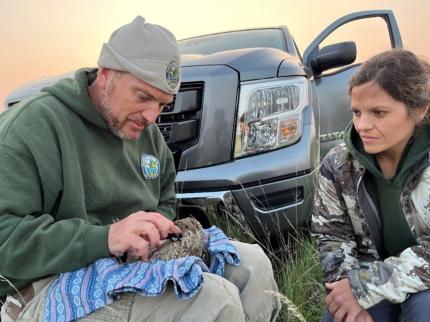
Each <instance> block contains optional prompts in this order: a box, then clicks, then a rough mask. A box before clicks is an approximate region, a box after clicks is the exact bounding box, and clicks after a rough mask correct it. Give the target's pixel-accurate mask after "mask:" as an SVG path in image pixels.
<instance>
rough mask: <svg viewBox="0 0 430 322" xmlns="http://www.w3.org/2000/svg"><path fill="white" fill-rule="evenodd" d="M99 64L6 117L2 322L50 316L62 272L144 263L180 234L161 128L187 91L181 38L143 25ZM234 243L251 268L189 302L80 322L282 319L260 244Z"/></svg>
mask: <svg viewBox="0 0 430 322" xmlns="http://www.w3.org/2000/svg"><path fill="white" fill-rule="evenodd" d="M98 65H99V69H81V70H78V71H77V72H76V74H75V78H74V79H64V80H61V81H60V82H58V83H57V84H55V85H53V86H50V87H47V88H45V89H43V90H42V92H41V93H40V94H38V95H36V96H35V97H32V98H30V99H28V100H26V101H23V102H22V103H20V104H19V105H18V106H16V107H14V108H12V109H10V110H8V111H6V112H4V113H2V114H1V116H0V182H1V185H0V194H1V198H0V256H1V257H2V261H0V275H2V276H3V277H4V278H6V279H7V280H8V282H6V281H2V282H1V283H0V296H1V297H5V296H6V295H9V296H8V297H7V299H6V304H5V305H3V307H2V320H4V321H15V320H25V319H26V318H32V320H36V321H39V320H43V316H44V312H43V309H44V306H43V305H44V302H45V298H46V293H47V289H48V287H49V285H50V282H52V280H53V279H54V278H55V277H56V276H57V275H58V274H60V273H63V272H68V271H72V270H76V269H78V268H81V267H84V266H87V265H89V264H91V263H93V262H94V261H96V260H97V259H99V258H103V257H109V256H120V255H123V254H126V255H127V256H128V257H129V258H137V259H140V260H143V261H146V260H147V259H148V255H149V254H150V253H151V251H152V250H153V249H155V248H157V247H158V246H159V245H160V243H162V242H163V240H164V239H165V238H166V237H167V235H168V234H179V233H181V231H180V229H179V228H178V227H177V226H176V225H175V224H174V223H173V222H172V221H171V220H172V219H173V218H174V217H175V191H174V180H175V169H174V163H173V158H172V155H171V153H170V151H169V149H168V148H167V146H166V144H165V142H164V140H163V137H162V135H161V133H160V132H159V130H158V128H157V126H156V125H154V122H155V120H156V119H157V117H158V115H159V114H160V112H161V111H162V109H163V106H164V105H166V104H169V103H171V102H172V101H173V95H174V94H176V93H177V92H178V89H179V85H180V54H179V51H178V48H177V45H176V40H175V38H174V36H173V35H172V34H171V33H170V32H169V31H168V30H166V29H165V28H163V27H161V26H158V25H153V24H149V23H146V22H145V20H144V19H143V18H142V17H136V18H135V19H134V20H133V21H132V22H131V23H129V24H127V25H125V26H122V27H121V28H119V29H118V30H116V31H115V32H114V33H113V34H112V35H111V37H110V40H109V42H108V43H107V44H104V45H103V48H102V51H101V54H100V57H99V61H98ZM234 245H235V247H236V248H237V249H238V251H239V253H240V256H241V265H240V266H239V267H230V266H227V267H226V270H225V276H224V277H225V278H221V277H219V276H217V275H214V274H209V273H204V282H203V287H202V289H201V290H200V292H199V293H198V294H197V295H196V296H194V297H193V298H191V299H190V300H186V301H182V300H181V301H180V300H177V299H176V298H175V294H174V292H173V291H172V290H171V289H167V290H166V291H165V292H164V293H163V294H162V295H160V296H158V297H154V298H149V297H143V296H137V295H135V294H124V295H123V296H121V297H120V299H119V300H117V301H115V302H114V303H113V304H110V305H109V306H106V307H103V308H101V309H99V310H97V311H95V312H94V313H92V314H90V315H88V316H86V317H85V318H84V319H83V320H82V321H85V320H87V321H93V320H99V319H101V320H103V321H146V320H148V321H172V320H175V321H202V320H205V321H215V320H216V321H244V320H245V319H246V318H248V319H249V320H251V321H268V320H271V319H275V318H276V315H277V312H278V307H279V303H278V301H277V300H276V299H274V298H273V296H271V295H269V294H267V293H265V292H264V291H265V290H276V283H275V281H274V279H273V272H272V268H271V265H270V262H269V260H268V259H267V257H266V256H265V255H264V253H263V252H262V250H261V248H259V247H258V246H256V245H246V244H242V243H234ZM9 282H10V283H9ZM16 289H18V290H19V291H20V292H19V293H16V292H15V290H16ZM21 295H22V296H23V297H24V298H21ZM4 300H5V299H4V298H3V301H4ZM18 315H19V317H18Z"/></svg>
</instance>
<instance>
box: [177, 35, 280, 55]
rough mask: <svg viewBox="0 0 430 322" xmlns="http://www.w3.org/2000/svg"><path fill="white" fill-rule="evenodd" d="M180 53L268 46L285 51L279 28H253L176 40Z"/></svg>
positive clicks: (204, 53)
mask: <svg viewBox="0 0 430 322" xmlns="http://www.w3.org/2000/svg"><path fill="white" fill-rule="evenodd" d="M178 46H179V50H180V51H181V54H199V55H210V54H214V53H217V52H220V51H225V50H232V49H242V48H255V47H269V48H276V49H280V50H284V51H286V45H285V41H284V37H283V34H282V31H281V30H280V29H255V30H240V31H232V32H224V33H218V34H212V35H206V36H200V37H194V38H187V39H183V40H179V41H178Z"/></svg>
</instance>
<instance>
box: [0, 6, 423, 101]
mask: <svg viewBox="0 0 430 322" xmlns="http://www.w3.org/2000/svg"><path fill="white" fill-rule="evenodd" d="M371 9H391V10H393V12H394V14H395V16H396V18H397V22H398V25H399V28H400V31H401V34H402V38H403V44H404V46H405V47H406V48H408V49H410V50H412V51H414V52H416V53H417V54H419V55H421V56H425V57H430V42H429V41H428V40H429V33H430V32H429V30H430V19H429V12H430V1H426V0H408V1H406V0H355V1H352V0H349V1H347V0H298V1H292V0H246V1H245V0H216V1H212V0H199V1H197V0H181V1H179V0H172V1H165V0H155V1H154V0H152V1H148V0H42V1H40V0H14V1H10V0H0V23H1V25H2V28H0V41H1V44H2V47H1V50H0V70H1V75H2V77H1V78H0V105H2V103H3V101H4V99H5V97H6V96H7V95H8V94H9V93H10V92H11V91H12V90H13V89H14V88H16V87H17V86H20V85H22V84H23V83H25V82H28V81H31V80H36V79H38V78H41V77H46V76H51V75H56V74H60V73H64V72H67V71H72V70H75V69H77V68H80V67H89V66H95V65H96V62H97V58H98V55H99V52H100V49H101V46H102V43H103V42H106V41H107V40H108V39H109V36H110V34H111V33H112V31H114V30H115V29H116V28H118V27H119V26H121V25H123V24H126V23H128V22H130V21H131V20H133V18H134V17H135V16H136V15H142V16H143V17H145V19H146V20H147V21H148V22H151V23H156V24H160V25H163V26H165V27H166V28H168V29H169V30H171V31H172V32H173V33H174V34H175V35H176V38H177V39H183V38H187V37H192V36H196V35H200V34H207V33H212V32H218V31H225V30H233V29H241V28H252V27H263V26H278V25H286V26H287V27H288V28H289V30H290V32H291V33H292V35H293V37H294V38H295V40H296V42H297V45H298V47H299V49H300V51H301V52H302V53H303V51H304V50H305V48H306V47H307V45H308V44H309V43H310V42H311V41H312V40H313V39H314V38H315V37H316V36H317V35H318V34H319V32H320V31H321V30H322V29H323V28H325V27H326V26H327V25H329V24H330V23H331V22H333V21H334V20H336V19H337V18H339V17H340V16H343V15H345V14H348V13H351V12H354V11H361V10H371ZM380 21H381V22H379V26H378V28H379V27H381V26H380V25H381V24H382V20H380ZM364 24H365V26H364V27H363V26H362V27H363V28H364V31H354V30H351V31H348V29H345V31H344V33H343V35H340V36H339V37H340V38H342V37H349V36H350V35H353V34H354V35H357V36H361V37H362V38H363V39H364V40H365V41H367V40H369V39H371V40H372V41H373V44H372V45H371V47H372V50H374V51H375V50H376V51H378V50H383V49H384V48H383V47H384V46H382V44H383V42H384V41H386V40H384V38H383V33H382V32H381V36H379V35H378V34H377V32H373V29H374V27H373V22H371V23H370V22H369V23H367V22H366V23H364ZM376 24H378V23H376ZM345 35H346V36H345ZM379 37H381V40H380V39H379ZM380 47H381V49H380ZM364 58H365V57H364Z"/></svg>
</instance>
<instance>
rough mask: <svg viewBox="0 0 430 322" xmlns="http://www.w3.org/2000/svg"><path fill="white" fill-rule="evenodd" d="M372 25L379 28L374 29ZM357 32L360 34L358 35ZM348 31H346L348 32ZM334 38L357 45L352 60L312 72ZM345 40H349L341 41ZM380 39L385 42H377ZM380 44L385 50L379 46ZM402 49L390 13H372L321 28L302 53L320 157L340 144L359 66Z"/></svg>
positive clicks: (351, 17) (348, 115)
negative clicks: (315, 106)
mask: <svg viewBox="0 0 430 322" xmlns="http://www.w3.org/2000/svg"><path fill="white" fill-rule="evenodd" d="M351 22H352V24H353V25H354V24H356V25H358V28H357V30H354V29H348V28H350V26H351ZM375 22H376V23H379V25H377V24H376V25H375ZM362 27H364V28H362ZM385 27H386V28H385ZM360 28H361V31H359V30H360ZM342 29H343V30H342ZM348 30H350V31H349V32H348ZM342 32H343V35H342ZM336 35H337V36H339V35H340V39H341V40H342V41H343V40H349V41H354V43H355V44H357V45H356V48H357V58H356V60H355V61H354V62H352V63H349V64H348V65H346V66H343V67H341V68H336V69H331V70H330V69H329V70H326V71H323V72H321V71H320V70H316V69H315V68H314V67H313V65H315V63H314V62H315V58H316V57H318V54H320V57H321V54H323V53H324V54H327V51H325V52H324V48H325V49H327V48H328V47H324V43H325V42H327V40H331V39H334V40H338V39H339V37H338V38H336ZM342 37H343V38H342ZM345 37H347V38H349V39H345ZM382 38H385V39H383V40H381V39H382ZM357 41H360V43H358V42H357ZM384 42H385V46H383V44H382V43H384ZM328 44H330V42H328ZM381 44H382V46H381ZM353 45H354V44H353ZM335 46H336V45H335ZM402 47H403V44H402V39H401V36H400V32H399V28H398V26H397V22H396V19H395V17H394V14H393V12H392V11H391V10H375V11H362V12H356V13H352V14H349V15H347V16H344V17H341V18H339V19H338V20H336V21H335V22H333V23H332V24H331V25H329V26H328V27H327V28H325V29H324V30H323V31H322V32H321V33H320V34H319V35H318V37H316V38H315V40H314V41H313V42H312V43H311V44H310V45H309V47H308V48H307V49H306V50H305V52H304V54H303V62H304V64H305V65H306V66H307V67H308V68H309V70H310V71H311V72H312V74H313V79H314V84H315V87H316V91H317V94H318V100H319V106H320V111H319V118H320V149H321V150H320V151H321V155H324V154H325V153H326V152H327V151H328V150H329V149H330V148H331V147H333V146H334V145H336V144H338V143H339V142H340V140H341V139H342V136H343V130H344V129H345V127H346V125H347V124H348V123H349V122H350V121H351V119H352V114H351V112H350V99H349V95H348V83H349V80H350V79H351V77H352V75H353V74H354V73H355V72H356V70H357V68H358V67H359V66H360V65H361V62H363V61H364V60H366V59H367V58H370V57H371V56H373V55H374V54H376V53H378V52H381V51H384V50H388V49H390V48H402ZM312 60H314V62H313V61H312Z"/></svg>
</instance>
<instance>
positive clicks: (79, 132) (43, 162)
mask: <svg viewBox="0 0 430 322" xmlns="http://www.w3.org/2000/svg"><path fill="white" fill-rule="evenodd" d="M95 72H96V71H95V70H78V71H77V72H76V74H75V79H64V80H61V81H59V82H58V83H56V84H55V85H53V86H50V87H47V88H45V89H44V90H43V91H42V93H40V94H38V95H36V96H35V97H32V98H30V99H28V100H25V101H23V102H21V103H20V104H18V105H17V106H15V107H13V108H11V109H9V110H7V111H5V112H3V113H1V114H0V182H1V184H0V195H1V198H0V257H1V258H2V260H1V261H0V275H2V276H3V277H5V278H7V279H8V280H9V281H10V282H12V283H13V284H14V286H15V287H16V288H18V289H19V288H21V287H23V286H25V285H27V284H29V283H30V282H31V281H34V280H35V279H38V278H41V277H44V276H48V275H51V274H58V273H61V272H67V271H71V270H74V269H77V268H79V267H83V266H86V265H88V264H89V263H91V262H93V261H95V260H96V259H98V258H101V257H107V256H110V254H109V249H108V242H107V239H108V231H109V225H110V223H112V221H113V220H114V219H115V218H123V217H125V216H127V215H129V214H131V213H133V212H136V211H139V210H144V211H149V210H150V211H157V212H160V213H161V214H163V215H165V216H166V217H168V218H173V217H174V216H175V212H174V210H175V191H174V180H175V168H174V163H173V158H172V155H171V153H170V151H169V149H168V147H167V145H166V144H165V142H164V140H163V137H162V135H161V133H160V131H159V130H158V128H157V126H156V125H151V126H149V127H148V128H146V129H145V131H144V132H143V134H142V136H141V138H140V139H139V140H135V141H132V140H121V139H120V138H118V137H117V136H115V135H113V134H112V132H111V131H110V130H109V128H108V126H107V124H106V122H105V121H104V119H103V118H102V117H101V116H100V115H99V114H98V112H97V111H96V109H95V107H94V105H93V104H92V102H91V100H90V97H89V95H88V89H87V87H88V84H89V81H90V80H93V79H95V75H96V74H95ZM145 156H149V158H147V160H150V161H151V160H152V163H151V164H152V167H151V166H149V167H146V168H145V167H143V165H142V162H143V160H144V159H145ZM154 157H155V158H154ZM157 160H158V162H159V164H158V165H159V166H158V167H157ZM144 170H145V171H144ZM151 171H152V172H151ZM158 173H159V175H157V174H158ZM151 177H153V178H152V179H151ZM11 291H12V288H11V287H10V286H9V285H8V283H6V282H0V296H3V295H5V294H7V293H9V292H11Z"/></svg>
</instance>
